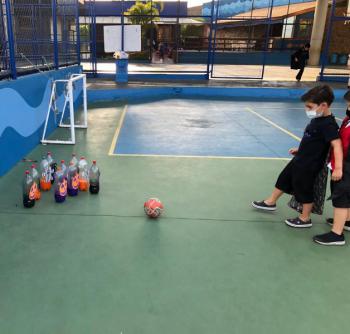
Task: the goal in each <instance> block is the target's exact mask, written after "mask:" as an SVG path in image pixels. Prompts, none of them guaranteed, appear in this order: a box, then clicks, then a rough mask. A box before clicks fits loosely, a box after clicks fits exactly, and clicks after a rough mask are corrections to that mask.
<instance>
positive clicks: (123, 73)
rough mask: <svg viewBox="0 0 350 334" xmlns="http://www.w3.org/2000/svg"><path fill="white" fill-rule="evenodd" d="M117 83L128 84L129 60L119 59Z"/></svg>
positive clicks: (117, 63)
mask: <svg viewBox="0 0 350 334" xmlns="http://www.w3.org/2000/svg"><path fill="white" fill-rule="evenodd" d="M115 64H116V75H115V81H116V82H120V83H124V82H128V59H117V60H116V61H115Z"/></svg>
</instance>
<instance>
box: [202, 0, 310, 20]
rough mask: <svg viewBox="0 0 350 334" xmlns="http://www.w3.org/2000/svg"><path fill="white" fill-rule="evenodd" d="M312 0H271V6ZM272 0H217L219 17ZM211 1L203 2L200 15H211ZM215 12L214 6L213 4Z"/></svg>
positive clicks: (269, 2)
mask: <svg viewBox="0 0 350 334" xmlns="http://www.w3.org/2000/svg"><path fill="white" fill-rule="evenodd" d="M312 1H314V0H273V6H274V7H277V6H284V5H288V4H289V3H290V4H295V3H304V2H312ZM271 3H272V0H219V17H229V16H234V15H237V14H240V13H245V12H249V11H251V10H252V9H257V8H267V7H270V6H271ZM211 5H212V2H207V3H205V4H203V9H202V15H205V16H206V15H211ZM215 12H216V6H215Z"/></svg>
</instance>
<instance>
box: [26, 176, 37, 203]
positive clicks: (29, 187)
mask: <svg viewBox="0 0 350 334" xmlns="http://www.w3.org/2000/svg"><path fill="white" fill-rule="evenodd" d="M35 192H36V187H35V182H34V181H33V178H32V177H31V175H30V172H29V170H26V171H25V175H24V180H23V205H24V207H25V208H32V207H33V206H34V205H35Z"/></svg>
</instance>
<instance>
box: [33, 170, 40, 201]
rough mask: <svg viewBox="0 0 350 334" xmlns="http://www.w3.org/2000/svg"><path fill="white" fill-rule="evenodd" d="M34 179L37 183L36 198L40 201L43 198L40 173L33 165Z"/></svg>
mask: <svg viewBox="0 0 350 334" xmlns="http://www.w3.org/2000/svg"><path fill="white" fill-rule="evenodd" d="M31 176H32V179H33V182H34V183H35V187H36V192H35V200H36V201H38V200H39V199H40V198H41V192H40V174H39V172H38V170H37V169H36V166H35V165H34V164H33V165H32V175H31Z"/></svg>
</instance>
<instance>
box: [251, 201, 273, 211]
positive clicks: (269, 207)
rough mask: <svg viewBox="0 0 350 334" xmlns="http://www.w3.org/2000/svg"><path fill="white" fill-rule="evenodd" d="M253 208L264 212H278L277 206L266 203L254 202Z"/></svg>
mask: <svg viewBox="0 0 350 334" xmlns="http://www.w3.org/2000/svg"><path fill="white" fill-rule="evenodd" d="M252 206H253V207H254V208H255V209H259V210H264V211H276V208H277V207H276V204H274V205H269V204H266V203H265V201H254V202H252Z"/></svg>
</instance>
